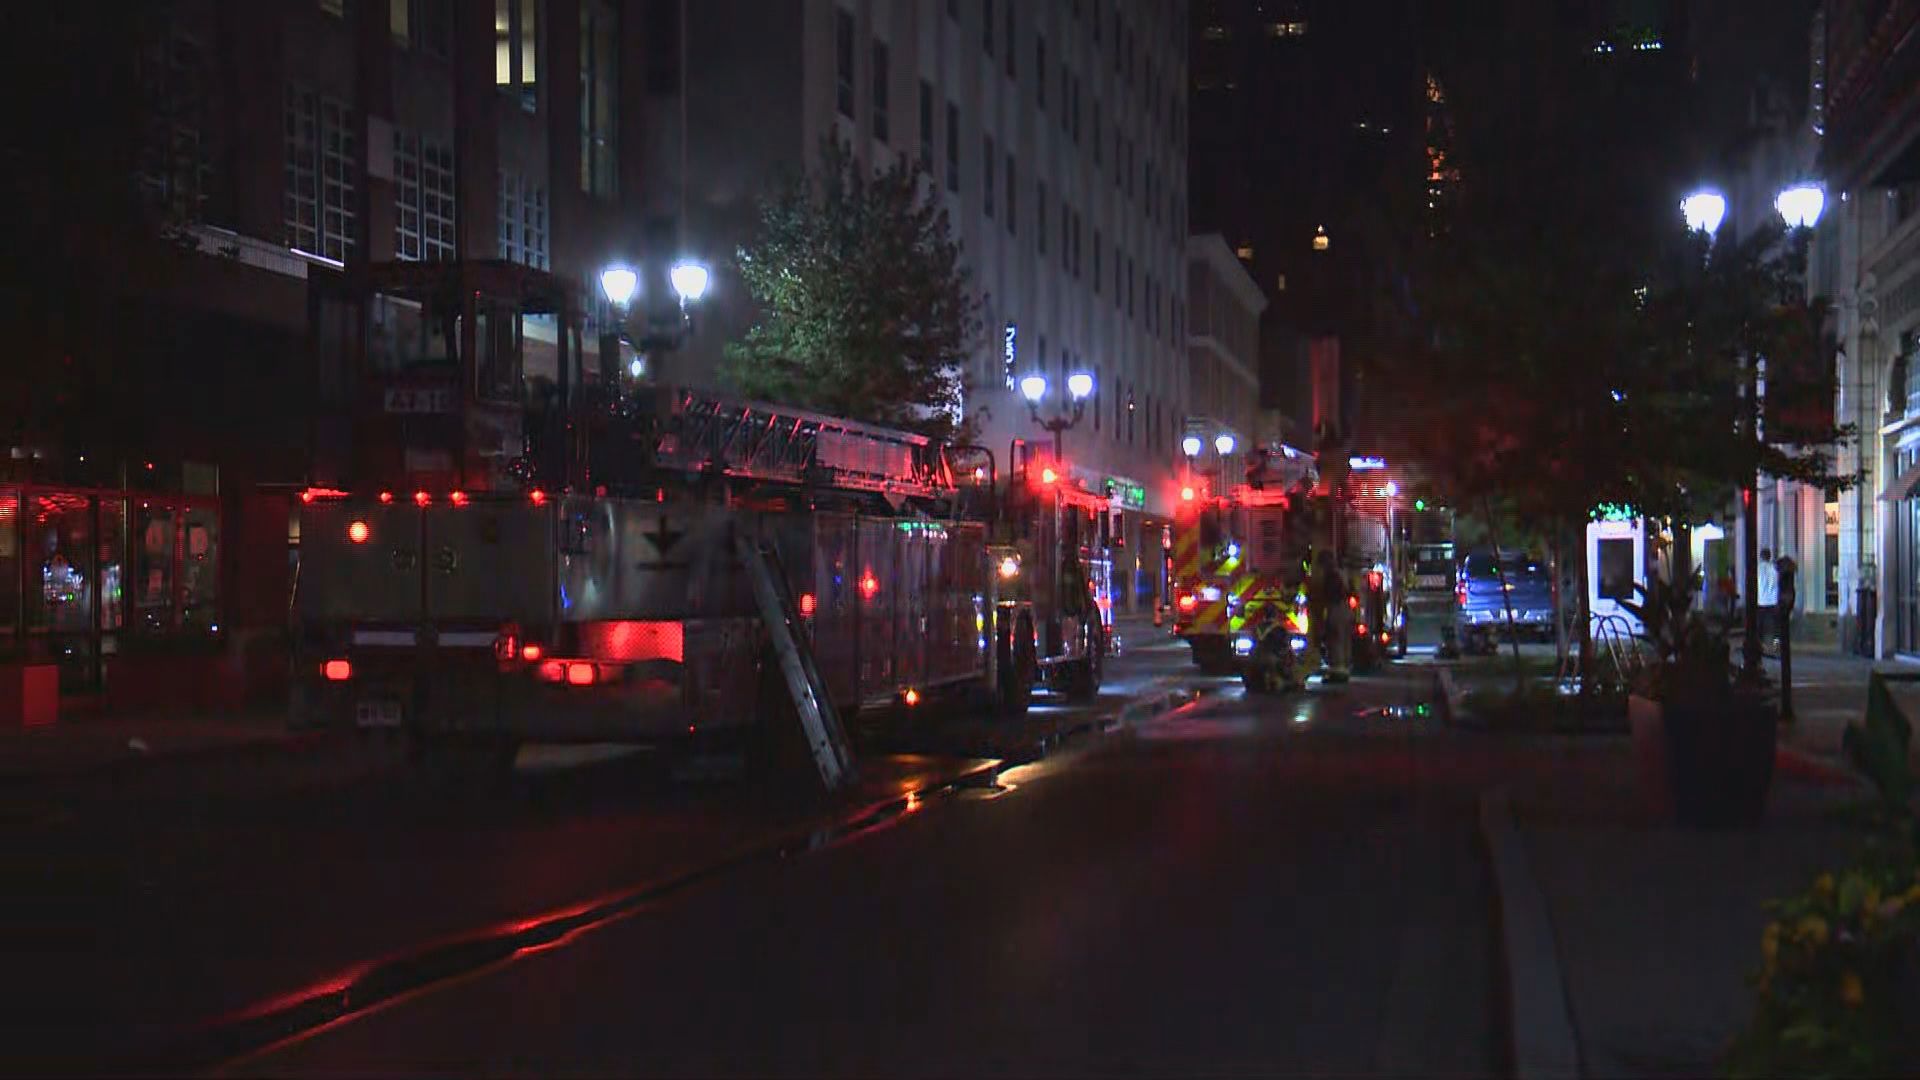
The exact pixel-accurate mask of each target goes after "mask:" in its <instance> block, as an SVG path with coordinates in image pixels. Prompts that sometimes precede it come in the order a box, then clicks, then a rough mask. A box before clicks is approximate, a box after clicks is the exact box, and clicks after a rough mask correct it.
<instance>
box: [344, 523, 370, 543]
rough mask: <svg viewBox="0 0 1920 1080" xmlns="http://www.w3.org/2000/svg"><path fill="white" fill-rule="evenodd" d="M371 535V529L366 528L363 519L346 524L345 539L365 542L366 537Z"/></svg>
mask: <svg viewBox="0 0 1920 1080" xmlns="http://www.w3.org/2000/svg"><path fill="white" fill-rule="evenodd" d="M372 535H373V530H372V529H370V528H368V527H367V523H366V522H364V521H355V522H351V523H350V524H348V525H347V539H348V540H351V541H353V542H354V543H356V544H364V543H366V542H367V538H368V537H369V536H372Z"/></svg>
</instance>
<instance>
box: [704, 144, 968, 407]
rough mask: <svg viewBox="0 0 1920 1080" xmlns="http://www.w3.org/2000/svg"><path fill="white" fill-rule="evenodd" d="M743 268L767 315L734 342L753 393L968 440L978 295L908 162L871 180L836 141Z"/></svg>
mask: <svg viewBox="0 0 1920 1080" xmlns="http://www.w3.org/2000/svg"><path fill="white" fill-rule="evenodd" d="M736 262H737V264H738V267H739V271H740V275H741V277H742V279H743V280H744V281H745V282H746V285H747V289H748V291H749V292H750V293H751V294H752V295H753V298H754V300H755V301H756V302H757V303H758V304H759V307H760V318H759V321H757V322H756V323H755V324H754V325H753V327H752V328H751V329H749V330H748V331H747V334H746V336H745V337H744V338H743V339H741V340H739V341H736V342H731V343H729V344H728V346H727V360H726V363H725V365H724V367H723V373H724V375H725V377H726V378H727V379H728V380H729V381H730V382H731V383H732V384H733V385H734V386H735V387H736V388H737V389H739V390H740V391H741V392H743V393H745V394H748V395H750V396H753V397H758V398H764V399H767V400H771V401H778V402H784V403H789V404H794V405H804V406H807V407H810V408H816V409H819V410H821V411H823V412H828V413H832V414H835V415H838V416H846V417H850V418H853V419H858V420H865V421H868V422H871V423H876V424H882V425H886V426H888V427H897V428H906V429H909V430H913V431H919V432H923V433H926V434H928V435H932V436H935V437H940V438H960V439H964V437H965V436H966V434H967V431H968V429H969V428H970V424H969V423H967V418H966V417H965V416H963V415H962V409H963V406H964V401H965V393H966V389H967V385H966V380H965V374H964V373H965V371H966V368H967V361H968V358H969V356H970V354H971V353H972V350H973V349H974V347H975V346H976V345H977V344H978V342H979V340H980V333H981V322H980V306H981V305H980V299H979V297H978V295H977V294H976V293H975V292H974V290H973V285H972V278H971V274H970V273H969V272H968V271H967V269H966V268H965V266H964V265H963V264H962V262H961V250H960V245H959V244H958V243H956V242H955V241H954V240H953V239H952V235H951V232H950V230H949V227H948V223H947V215H946V212H945V211H944V210H942V209H940V206H939V201H938V196H937V195H936V194H935V193H934V191H933V189H932V188H931V186H930V185H928V184H927V183H926V182H925V178H924V177H923V176H922V175H921V174H920V173H919V172H917V171H916V170H914V169H913V168H912V167H910V166H908V165H907V164H905V163H904V162H900V163H896V164H895V165H893V166H892V167H890V168H888V169H886V170H884V171H881V172H876V173H869V172H868V171H867V170H866V169H865V168H863V167H861V166H860V165H859V163H857V162H855V161H854V160H853V159H852V158H851V157H850V156H849V155H848V154H847V152H846V151H845V150H844V149H843V148H842V147H841V146H840V145H839V144H838V142H836V141H834V140H832V139H829V140H827V141H826V143H825V144H824V146H823V148H822V152H821V158H820V162H819V167H818V168H817V169H815V170H814V171H812V172H811V173H808V174H801V175H793V176H788V177H785V178H783V179H782V180H780V181H778V182H777V183H776V185H775V186H774V188H773V190H772V191H771V192H769V193H768V194H767V195H766V196H765V197H764V198H763V199H762V201H761V206H760V227H759V232H758V234H757V235H756V236H755V238H754V239H753V241H752V242H751V243H750V244H747V245H746V246H744V247H742V248H741V249H740V250H739V252H738V254H737V256H736Z"/></svg>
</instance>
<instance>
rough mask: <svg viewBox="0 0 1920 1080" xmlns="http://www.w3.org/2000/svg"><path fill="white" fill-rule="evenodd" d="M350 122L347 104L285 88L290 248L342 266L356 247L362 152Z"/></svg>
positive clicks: (287, 225) (290, 86)
mask: <svg viewBox="0 0 1920 1080" xmlns="http://www.w3.org/2000/svg"><path fill="white" fill-rule="evenodd" d="M352 119H353V110H352V109H350V108H349V107H348V106H347V104H346V103H345V102H342V101H336V100H335V99H333V98H328V97H321V96H320V95H318V94H315V93H314V92H313V91H312V90H308V89H305V88H302V87H298V86H293V85H289V86H288V87H287V112H286V129H285V137H286V181H285V182H286V197H285V220H286V227H287V243H288V244H289V245H291V246H293V247H296V248H299V249H300V250H302V251H306V252H311V253H313V254H315V255H323V256H325V257H327V258H329V259H337V260H340V261H342V262H344V261H346V258H347V256H348V254H350V253H351V252H352V251H353V249H354V247H355V244H356V241H355V236H356V229H355V221H356V217H357V214H356V209H355V201H354V190H355V182H356V178H357V176H358V173H359V161H360V148H359V141H358V139H356V138H355V136H354V125H353V123H352Z"/></svg>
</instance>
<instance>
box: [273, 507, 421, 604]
mask: <svg viewBox="0 0 1920 1080" xmlns="http://www.w3.org/2000/svg"><path fill="white" fill-rule="evenodd" d="M356 536H357V537H360V539H358V540H356V539H354V538H355V537H356ZM420 574H421V554H420V510H419V508H418V507H415V506H413V505H411V504H408V503H391V504H385V505H382V504H380V503H372V502H369V503H357V502H351V503H350V502H341V501H334V500H331V499H324V500H319V501H316V502H312V503H308V504H306V505H303V506H302V507H300V578H299V585H298V593H297V597H296V604H297V606H298V608H299V612H300V615H301V617H302V618H304V619H308V620H313V621H317V622H328V621H336V620H353V621H355V622H401V623H411V622H416V621H418V620H419V618H420Z"/></svg>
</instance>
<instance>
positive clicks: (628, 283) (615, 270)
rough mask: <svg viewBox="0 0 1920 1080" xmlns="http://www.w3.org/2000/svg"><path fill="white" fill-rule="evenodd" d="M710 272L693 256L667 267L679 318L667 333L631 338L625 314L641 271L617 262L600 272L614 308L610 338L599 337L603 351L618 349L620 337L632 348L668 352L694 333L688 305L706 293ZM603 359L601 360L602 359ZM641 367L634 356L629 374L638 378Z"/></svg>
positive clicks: (604, 353)
mask: <svg viewBox="0 0 1920 1080" xmlns="http://www.w3.org/2000/svg"><path fill="white" fill-rule="evenodd" d="M710 278H711V275H710V274H709V272H708V270H707V268H706V266H705V265H703V264H701V263H699V262H696V261H694V260H692V259H681V260H680V261H678V262H676V263H674V264H673V266H672V267H671V268H670V269H669V270H668V271H667V280H668V282H669V283H670V284H672V286H673V292H674V295H675V296H676V297H677V298H678V299H679V302H680V321H679V324H678V325H677V326H675V327H674V328H673V330H672V331H671V332H670V333H666V334H647V335H645V336H643V337H642V338H641V339H640V340H638V341H634V340H633V335H632V333H631V328H630V327H629V326H628V322H627V320H628V318H629V317H630V315H631V312H632V308H631V304H632V302H633V297H634V294H635V293H636V292H638V291H639V288H640V274H639V272H638V271H636V270H634V269H633V268H632V267H631V266H627V265H624V264H620V263H616V264H614V265H612V266H609V267H607V268H606V269H605V270H602V271H601V272H600V291H601V292H602V293H604V294H605V295H606V298H607V302H608V303H610V304H612V305H613V308H614V320H615V323H614V327H613V332H612V333H611V334H610V335H608V337H610V338H611V339H612V340H611V341H609V340H607V339H603V340H602V341H601V350H602V355H603V356H606V355H609V354H610V353H611V352H617V350H618V348H619V345H618V342H619V340H620V339H622V338H624V339H626V340H627V341H630V342H632V343H633V345H634V346H635V348H637V349H639V350H640V351H642V352H646V353H655V352H671V351H673V350H675V349H678V348H680V347H681V346H682V345H684V344H686V341H687V338H689V337H691V336H692V334H693V315H692V313H691V312H690V311H689V310H688V305H690V304H697V303H699V302H700V300H701V299H702V298H703V297H705V296H706V295H707V286H708V284H709V281H710ZM604 362H605V361H603V363H604ZM641 371H642V367H641V363H640V359H639V358H638V357H636V358H634V361H633V365H632V367H631V368H629V369H628V374H629V375H631V376H633V377H634V378H636V379H637V378H639V377H640V374H641Z"/></svg>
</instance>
